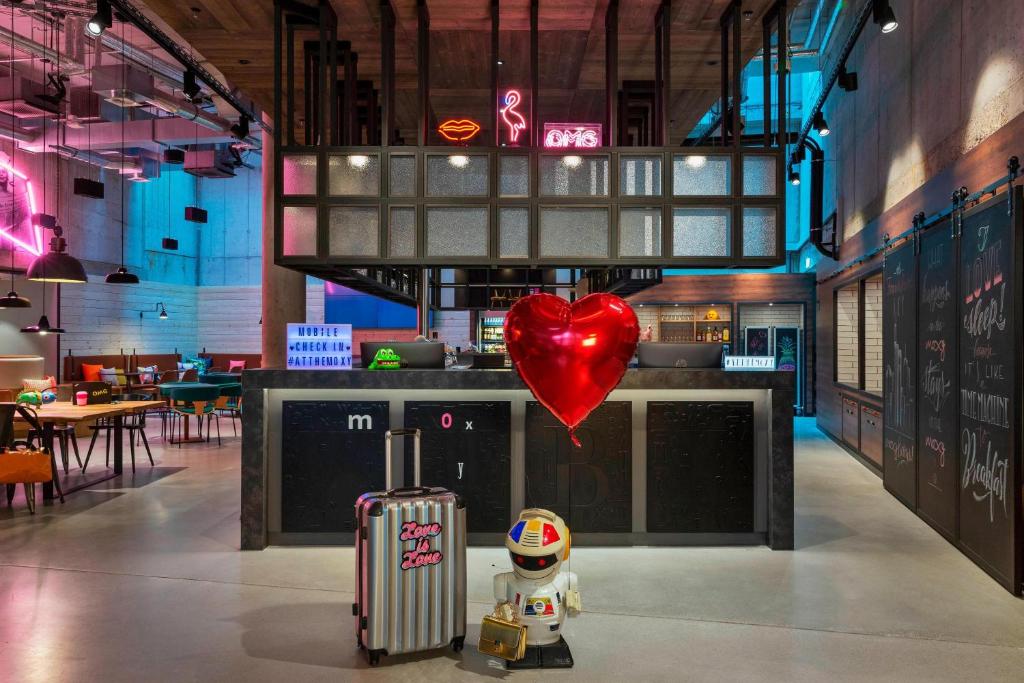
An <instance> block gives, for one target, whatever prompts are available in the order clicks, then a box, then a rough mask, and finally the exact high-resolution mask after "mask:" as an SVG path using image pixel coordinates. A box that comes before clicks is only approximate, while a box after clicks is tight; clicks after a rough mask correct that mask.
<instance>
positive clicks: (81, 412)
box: [15, 401, 165, 423]
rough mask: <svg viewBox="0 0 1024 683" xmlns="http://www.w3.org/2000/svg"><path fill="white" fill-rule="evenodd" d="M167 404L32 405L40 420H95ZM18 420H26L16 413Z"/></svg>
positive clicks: (136, 402) (134, 402) (59, 403)
mask: <svg viewBox="0 0 1024 683" xmlns="http://www.w3.org/2000/svg"><path fill="white" fill-rule="evenodd" d="M162 405H165V404H164V402H163V401H119V402H118V403H97V404H94V405H88V406H76V405H75V404H73V403H70V402H68V401H55V402H54V403H47V404H45V405H42V406H30V407H31V408H32V409H33V410H35V412H36V417H37V418H38V419H39V421H40V422H60V423H71V422H82V421H83V420H95V419H96V418H98V417H113V416H115V415H123V414H126V413H134V412H137V411H139V410H145V409H146V408H157V407H159V406H162ZM15 419H16V420H22V421H24V419H25V418H24V417H22V416H21V415H18V414H15Z"/></svg>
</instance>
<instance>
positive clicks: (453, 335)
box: [431, 311, 470, 349]
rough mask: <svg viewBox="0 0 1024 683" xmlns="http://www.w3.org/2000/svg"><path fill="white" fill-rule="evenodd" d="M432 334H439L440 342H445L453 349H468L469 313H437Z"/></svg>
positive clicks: (435, 313)
mask: <svg viewBox="0 0 1024 683" xmlns="http://www.w3.org/2000/svg"><path fill="white" fill-rule="evenodd" d="M431 332H437V339H438V341H443V342H445V343H446V344H448V345H449V346H451V347H453V348H454V347H456V346H459V347H462V349H466V348H468V347H469V338H470V335H469V311H435V312H434V326H433V327H432V328H431Z"/></svg>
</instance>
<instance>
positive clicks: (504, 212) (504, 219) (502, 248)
mask: <svg viewBox="0 0 1024 683" xmlns="http://www.w3.org/2000/svg"><path fill="white" fill-rule="evenodd" d="M498 229H499V232H500V239H499V247H498V255H499V256H500V257H501V258H527V257H528V256H529V255H530V210H529V209H527V208H525V207H522V208H520V207H515V208H502V209H498Z"/></svg>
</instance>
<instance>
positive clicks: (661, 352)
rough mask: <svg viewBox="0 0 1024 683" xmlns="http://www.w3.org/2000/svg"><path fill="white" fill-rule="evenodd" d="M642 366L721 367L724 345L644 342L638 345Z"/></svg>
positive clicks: (639, 359)
mask: <svg viewBox="0 0 1024 683" xmlns="http://www.w3.org/2000/svg"><path fill="white" fill-rule="evenodd" d="M636 356H637V363H638V365H639V366H640V367H641V368H690V369H692V368H721V367H722V345H721V344H703V343H696V342H695V343H692V344H687V343H681V344H669V343H659V342H644V343H642V344H640V345H639V346H638V347H637V352H636Z"/></svg>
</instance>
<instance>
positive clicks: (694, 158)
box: [686, 154, 708, 169]
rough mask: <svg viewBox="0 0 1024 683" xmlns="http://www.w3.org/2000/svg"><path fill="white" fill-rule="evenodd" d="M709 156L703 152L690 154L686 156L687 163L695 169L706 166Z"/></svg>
mask: <svg viewBox="0 0 1024 683" xmlns="http://www.w3.org/2000/svg"><path fill="white" fill-rule="evenodd" d="M706 163H708V158H707V157H706V156H704V155H703V154H690V155H688V156H687V157H686V165H687V166H689V167H690V168H693V169H698V168H704V164H706Z"/></svg>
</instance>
